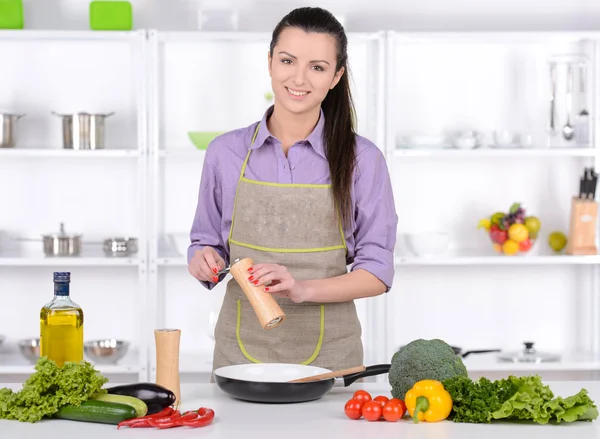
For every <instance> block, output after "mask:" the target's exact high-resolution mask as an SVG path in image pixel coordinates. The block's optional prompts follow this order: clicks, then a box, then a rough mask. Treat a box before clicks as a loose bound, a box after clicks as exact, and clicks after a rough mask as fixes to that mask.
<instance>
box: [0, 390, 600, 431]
mask: <svg viewBox="0 0 600 439" xmlns="http://www.w3.org/2000/svg"><path fill="white" fill-rule="evenodd" d="M547 384H549V385H550V387H551V388H552V390H553V391H554V393H555V395H557V396H559V395H560V396H568V395H571V394H575V393H576V392H578V391H579V390H580V389H581V388H582V387H584V388H586V389H587V390H588V391H589V393H590V397H591V398H592V399H593V400H594V401H596V403H597V404H598V403H600V381H571V382H551V381H548V382H547ZM2 387H11V388H13V389H15V390H17V389H18V388H19V387H20V386H15V385H14V384H8V385H7V384H0V388H2ZM361 388H363V389H366V390H368V391H369V392H370V393H371V394H372V395H373V397H375V396H376V395H377V394H384V395H387V396H389V386H388V385H386V384H372V383H367V384H360V383H355V384H353V385H351V386H349V387H346V388H339V387H338V388H333V389H332V390H331V391H330V392H329V393H328V394H327V395H325V396H324V397H323V398H321V399H320V400H317V401H313V402H307V403H302V404H286V405H279V404H274V405H264V404H255V403H248V402H243V401H237V400H234V399H232V398H230V397H229V396H228V395H226V394H224V393H223V392H221V390H220V389H219V388H218V387H217V386H216V385H215V384H185V385H184V384H182V388H181V391H182V406H181V407H180V409H181V410H188V409H197V408H199V407H201V406H204V407H210V408H212V409H213V410H214V411H215V419H214V420H213V423H212V424H211V425H209V426H207V427H202V428H195V429H191V428H184V427H177V428H172V429H166V430H161V431H158V430H156V429H146V428H143V429H121V430H117V429H116V426H114V425H104V424H93V423H84V422H75V421H65V420H44V421H40V422H37V423H35V424H29V423H22V422H18V421H5V420H0V438H2V439H23V438H27V439H31V438H41V439H65V438H74V437H85V438H86V439H110V438H121V439H122V438H153V437H157V438H158V437H160V438H209V437H210V438H221V439H240V438H260V439H263V438H265V437H268V436H270V437H277V438H285V439H307V438H311V437H312V438H314V439H320V438H325V437H326V438H328V439H336V438H340V439H352V438H357V439H358V438H360V439H364V438H367V437H368V438H379V437H381V438H402V439H482V438H485V439H500V438H510V439H519V438H527V439H536V438H540V439H542V438H543V439H558V438H561V439H571V438H577V439H592V438H593V439H598V438H600V420H596V421H594V422H574V423H572V424H561V425H537V424H533V423H531V424H525V425H523V424H521V425H517V424H512V423H499V422H498V423H495V424H490V425H488V424H460V423H453V422H450V421H443V422H438V423H431V424H428V423H419V424H413V423H412V421H411V420H410V418H409V417H408V415H406V416H405V418H403V420H401V421H398V422H394V423H392V422H385V421H380V422H368V421H366V420H364V419H360V420H356V421H355V420H351V419H348V418H346V416H345V415H344V404H345V402H346V401H347V400H348V399H349V398H350V396H351V395H352V393H354V392H355V391H356V390H357V389H361Z"/></svg>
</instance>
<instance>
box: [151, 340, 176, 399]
mask: <svg viewBox="0 0 600 439" xmlns="http://www.w3.org/2000/svg"><path fill="white" fill-rule="evenodd" d="M180 339H181V330H180V329H155V330H154V340H155V343H156V384H158V385H160V386H163V387H165V388H166V389H169V390H170V391H171V392H173V393H174V394H175V398H176V400H175V404H174V408H175V409H176V410H177V408H178V407H179V405H180V404H181V388H180V380H179V340H180Z"/></svg>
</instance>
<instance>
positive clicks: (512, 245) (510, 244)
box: [502, 239, 519, 256]
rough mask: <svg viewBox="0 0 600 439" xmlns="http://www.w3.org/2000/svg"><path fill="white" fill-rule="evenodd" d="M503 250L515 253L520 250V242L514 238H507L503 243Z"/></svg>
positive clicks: (510, 253)
mask: <svg viewBox="0 0 600 439" xmlns="http://www.w3.org/2000/svg"><path fill="white" fill-rule="evenodd" d="M502 250H503V251H504V254H505V255H508V256H512V255H515V254H517V252H518V251H519V244H518V243H517V242H515V241H513V240H512V239H507V240H506V241H505V242H504V244H502Z"/></svg>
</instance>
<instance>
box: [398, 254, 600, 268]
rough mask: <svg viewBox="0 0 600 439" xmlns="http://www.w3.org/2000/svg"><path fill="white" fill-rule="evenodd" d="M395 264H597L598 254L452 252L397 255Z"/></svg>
mask: <svg viewBox="0 0 600 439" xmlns="http://www.w3.org/2000/svg"><path fill="white" fill-rule="evenodd" d="M394 261H395V264H396V265H397V266H401V265H598V264H600V255H590V256H570V255H562V254H561V255H524V256H503V255H489V256H484V255H477V254H473V253H471V254H468V253H464V254H460V253H457V254H454V255H452V254H451V255H449V256H439V257H410V256H397V257H396V258H394Z"/></svg>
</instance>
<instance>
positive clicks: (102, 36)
mask: <svg viewBox="0 0 600 439" xmlns="http://www.w3.org/2000/svg"><path fill="white" fill-rule="evenodd" d="M145 32H146V31H145V30H135V31H92V30H81V31H78V30H29V29H25V30H0V41H1V40H9V41H36V40H41V41H44V40H47V41H51V40H55V41H56V40H64V41H133V40H135V39H137V38H140V36H141V35H144V34H145Z"/></svg>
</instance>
